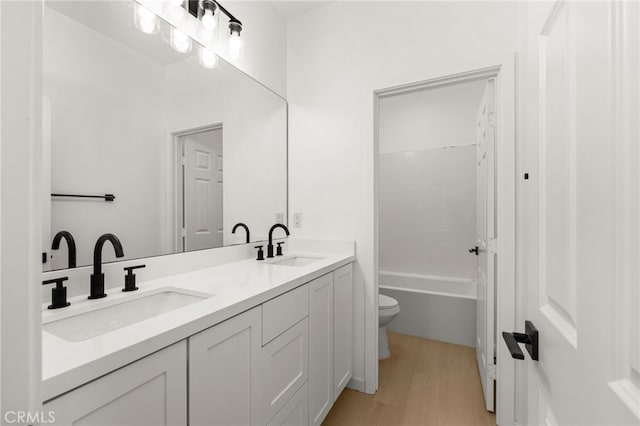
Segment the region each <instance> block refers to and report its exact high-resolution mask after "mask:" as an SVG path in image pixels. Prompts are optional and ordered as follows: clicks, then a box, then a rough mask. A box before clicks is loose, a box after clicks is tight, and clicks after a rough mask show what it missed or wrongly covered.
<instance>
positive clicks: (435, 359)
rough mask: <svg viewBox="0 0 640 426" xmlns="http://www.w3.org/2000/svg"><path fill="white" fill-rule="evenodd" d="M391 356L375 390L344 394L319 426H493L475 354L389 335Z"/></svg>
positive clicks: (382, 366)
mask: <svg viewBox="0 0 640 426" xmlns="http://www.w3.org/2000/svg"><path fill="white" fill-rule="evenodd" d="M389 345H390V348H391V356H390V357H389V358H388V359H386V360H384V361H380V364H379V389H378V392H376V394H375V395H368V394H365V393H360V392H356V391H353V390H351V389H345V390H344V392H342V394H341V395H340V397H339V398H338V400H337V401H336V403H335V404H334V406H333V408H332V409H331V411H330V412H329V414H328V415H327V417H326V419H325V421H324V422H323V425H324V426H355V425H394V426H396V425H452V426H453V425H455V426H467V425H469V426H471V425H481V426H495V424H496V417H495V414H494V413H490V412H488V411H487V410H486V409H485V406H484V399H483V396H482V388H481V385H480V376H479V373H478V367H477V364H476V358H475V349H473V348H469V347H466V346H459V345H452V344H449V343H443V342H436V341H434V340H427V339H422V338H419V337H413V336H407V335H404V334H397V333H389Z"/></svg>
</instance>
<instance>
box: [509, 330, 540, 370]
mask: <svg viewBox="0 0 640 426" xmlns="http://www.w3.org/2000/svg"><path fill="white" fill-rule="evenodd" d="M524 330H525V332H524V333H516V332H515V331H514V332H513V333H507V332H506V331H503V332H502V338H503V339H504V342H505V343H506V344H507V348H509V352H510V353H511V357H512V358H514V359H524V353H522V350H521V349H520V346H518V343H524V346H525V348H526V349H527V352H529V355H530V356H531V359H532V360H534V361H537V360H538V329H537V328H536V326H535V325H533V323H532V322H531V321H525V322H524Z"/></svg>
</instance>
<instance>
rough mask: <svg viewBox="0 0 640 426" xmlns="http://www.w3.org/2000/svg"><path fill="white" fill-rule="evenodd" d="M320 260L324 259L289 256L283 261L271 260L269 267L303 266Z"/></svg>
mask: <svg viewBox="0 0 640 426" xmlns="http://www.w3.org/2000/svg"><path fill="white" fill-rule="evenodd" d="M320 259H324V257H313V256H296V255H291V256H287V257H285V258H283V259H276V260H272V261H271V262H269V263H270V264H271V265H278V266H305V265H308V264H310V263H313V262H316V261H318V260H320Z"/></svg>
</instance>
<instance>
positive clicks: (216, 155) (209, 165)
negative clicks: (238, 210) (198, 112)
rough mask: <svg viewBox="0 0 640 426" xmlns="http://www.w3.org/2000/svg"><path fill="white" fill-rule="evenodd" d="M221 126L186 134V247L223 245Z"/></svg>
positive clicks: (192, 248) (184, 205) (186, 248)
mask: <svg viewBox="0 0 640 426" xmlns="http://www.w3.org/2000/svg"><path fill="white" fill-rule="evenodd" d="M222 173H223V171H222V128H219V129H215V130H209V131H206V132H202V133H196V134H191V135H188V136H185V137H184V204H183V208H184V249H185V251H187V250H198V249H205V248H212V247H221V246H222V245H223V225H222V189H223V179H222Z"/></svg>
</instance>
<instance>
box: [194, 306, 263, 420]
mask: <svg viewBox="0 0 640 426" xmlns="http://www.w3.org/2000/svg"><path fill="white" fill-rule="evenodd" d="M261 317H262V307H261V306H258V307H256V308H253V309H251V310H249V311H247V312H244V313H242V314H239V315H237V316H235V317H233V318H230V319H228V320H226V321H224V322H222V323H220V324H218V325H215V326H213V327H211V328H208V329H206V330H204V331H201V332H200V333H198V334H195V335H193V336H191V337H190V338H189V424H190V425H192V426H208V425H243V426H244V425H257V424H260V423H261V419H260V406H259V405H258V403H257V402H258V400H259V395H260V393H259V392H260V379H261V366H260V354H261V349H262V344H261V342H262V340H261V339H262V318H261Z"/></svg>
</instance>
